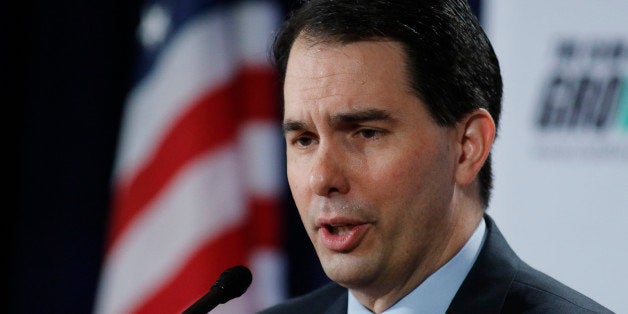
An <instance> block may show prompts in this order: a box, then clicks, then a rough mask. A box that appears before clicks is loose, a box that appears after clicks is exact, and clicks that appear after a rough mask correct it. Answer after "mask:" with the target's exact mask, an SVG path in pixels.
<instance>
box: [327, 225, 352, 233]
mask: <svg viewBox="0 0 628 314" xmlns="http://www.w3.org/2000/svg"><path fill="white" fill-rule="evenodd" d="M354 227H355V225H338V226H333V225H325V229H327V232H329V233H330V234H333V235H344V234H348V233H349V232H351V230H353V228H354Z"/></svg>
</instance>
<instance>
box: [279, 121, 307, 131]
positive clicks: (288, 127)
mask: <svg viewBox="0 0 628 314" xmlns="http://www.w3.org/2000/svg"><path fill="white" fill-rule="evenodd" d="M281 128H282V129H283V133H284V134H286V133H288V132H293V131H300V130H305V123H303V122H300V121H294V120H286V121H284V123H283V124H282V126H281Z"/></svg>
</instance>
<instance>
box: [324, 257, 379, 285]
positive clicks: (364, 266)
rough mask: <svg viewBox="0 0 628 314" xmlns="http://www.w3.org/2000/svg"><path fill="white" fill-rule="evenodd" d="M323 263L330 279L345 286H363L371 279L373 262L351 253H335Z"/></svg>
mask: <svg viewBox="0 0 628 314" xmlns="http://www.w3.org/2000/svg"><path fill="white" fill-rule="evenodd" d="M321 265H322V267H323V271H325V274H326V275H327V277H329V279H331V280H333V281H335V282H336V283H338V284H339V285H341V286H343V287H345V288H353V287H359V286H363V285H365V284H366V283H368V282H369V281H371V277H372V276H371V272H372V269H371V267H372V266H373V265H372V263H369V262H367V261H365V260H362V259H359V258H356V257H354V256H350V255H349V254H334V256H330V257H328V259H326V260H325V261H324V262H321ZM369 266H370V267H369Z"/></svg>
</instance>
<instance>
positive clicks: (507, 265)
mask: <svg viewBox="0 0 628 314" xmlns="http://www.w3.org/2000/svg"><path fill="white" fill-rule="evenodd" d="M484 218H485V221H486V227H487V228H486V230H487V235H486V240H485V242H484V246H483V247H482V250H481V251H480V254H479V255H478V258H477V260H476V262H475V264H474V265H473V267H472V268H471V270H470V271H469V274H468V275H467V277H466V278H465V280H464V281H463V283H462V285H461V286H460V289H458V292H457V293H456V295H455V296H454V299H453V300H452V302H451V304H450V305H449V308H448V309H447V313H499V312H500V310H501V308H502V307H503V304H504V300H505V299H506V295H507V294H508V289H509V288H510V284H511V283H512V281H513V279H514V277H515V275H516V273H517V269H518V268H519V264H520V263H521V260H520V259H519V258H518V257H517V255H516V254H515V253H514V251H513V250H512V249H511V248H510V246H508V243H506V240H505V239H504V237H503V236H502V234H501V232H500V231H499V229H497V226H495V223H494V222H493V220H492V219H491V218H490V217H489V216H488V215H485V216H484Z"/></svg>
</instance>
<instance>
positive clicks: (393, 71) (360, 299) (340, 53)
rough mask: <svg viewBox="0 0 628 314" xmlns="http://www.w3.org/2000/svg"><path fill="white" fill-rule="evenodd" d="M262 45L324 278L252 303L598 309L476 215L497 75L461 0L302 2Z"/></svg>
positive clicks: (481, 212) (484, 182)
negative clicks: (276, 74)
mask: <svg viewBox="0 0 628 314" xmlns="http://www.w3.org/2000/svg"><path fill="white" fill-rule="evenodd" d="M273 52H274V56H275V60H276V63H277V66H278V68H279V70H280V72H281V73H282V74H283V75H284V76H283V77H284V81H283V84H284V86H283V87H284V122H283V128H284V134H285V138H286V144H287V148H286V154H287V174H288V182H289V185H290V188H291V191H292V195H293V198H294V200H295V203H296V205H297V208H298V210H299V214H300V216H301V219H302V221H303V225H304V227H305V230H306V231H307V233H308V235H309V237H310V239H311V241H312V243H313V244H314V247H315V249H316V252H317V254H318V257H319V259H320V262H321V264H322V266H323V269H324V271H325V273H326V274H327V276H328V277H329V278H330V279H331V280H333V281H334V283H332V284H330V285H327V286H325V287H322V288H321V289H319V290H317V291H315V292H312V293H310V294H308V295H305V296H302V297H300V298H297V299H294V300H289V301H288V302H286V303H283V304H279V305H277V306H275V307H273V308H270V309H268V310H266V311H265V312H263V313H371V312H372V313H444V312H446V311H447V312H451V313H454V312H464V313H497V312H507V313H508V312H522V311H531V312H555V313H581V312H609V311H608V310H607V309H605V308H603V307H602V306H600V305H599V304H597V303H595V302H594V301H592V300H590V299H589V298H587V297H585V296H583V295H581V294H579V293H578V292H576V291H574V290H572V289H570V288H568V287H566V286H564V285H562V284H560V283H559V282H557V281H555V280H554V279H552V278H550V277H548V276H546V275H544V274H542V273H540V272H538V271H536V270H534V269H532V268H530V267H529V266H527V265H526V264H525V263H523V262H522V261H521V260H520V259H519V258H518V257H517V256H516V255H515V253H514V252H512V250H511V249H510V248H509V247H508V245H507V243H506V242H505V240H504V239H503V237H502V235H501V234H500V232H499V230H498V229H497V227H496V226H495V224H494V222H493V221H492V220H491V218H490V217H489V216H488V215H486V214H485V209H486V207H487V205H488V202H489V197H490V190H491V168H490V150H491V146H492V144H493V140H494V138H495V134H496V129H497V123H498V121H499V114H500V108H501V104H500V103H501V89H502V83H501V77H500V73H499V65H498V62H497V58H496V56H495V54H494V52H493V49H492V47H491V45H490V43H489V41H488V39H487V38H486V35H485V34H484V32H483V31H482V29H481V27H480V25H479V23H478V22H477V20H476V19H475V17H474V16H473V14H472V13H471V11H470V9H469V7H468V5H467V4H466V3H465V1H464V0H429V1H426V0H423V1H417V0H412V1H358V0H346V1H345V0H313V1H309V2H307V3H305V4H304V5H303V6H302V7H301V8H300V10H298V11H297V12H295V13H294V14H293V15H292V16H291V18H290V19H289V20H288V21H287V22H286V24H285V25H284V27H283V29H282V30H281V32H280V33H279V34H278V36H277V39H276V42H275V47H274V51H273Z"/></svg>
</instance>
